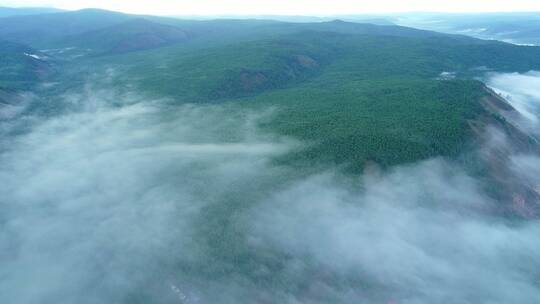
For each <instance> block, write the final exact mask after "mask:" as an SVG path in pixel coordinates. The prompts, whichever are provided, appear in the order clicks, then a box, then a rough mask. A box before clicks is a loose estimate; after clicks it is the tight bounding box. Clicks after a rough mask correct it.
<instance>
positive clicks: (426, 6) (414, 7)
mask: <svg viewBox="0 0 540 304" xmlns="http://www.w3.org/2000/svg"><path fill="white" fill-rule="evenodd" d="M0 6H12V7H23V6H40V7H42V6H47V7H56V8H62V9H68V10H75V9H81V8H89V7H93V8H103V9H109V10H115V11H122V12H128V13H144V14H155V15H222V14H236V15H253V14H277V15H336V14H361V13H385V12H410V11H430V12H516V11H540V1H539V0H513V1H508V0H451V1H449V0H442V1H438V0H378V1H372V0H369V1H366V0H333V1H327V0H293V1H291V0H251V1H246V0H227V1H224V0H197V1H192V0H153V1H149V0H140V1H125V0H0Z"/></svg>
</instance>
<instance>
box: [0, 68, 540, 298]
mask: <svg viewBox="0 0 540 304" xmlns="http://www.w3.org/2000/svg"><path fill="white" fill-rule="evenodd" d="M501 77H502V76H501ZM526 77H529V76H527V75H526ZM493 83H497V82H496V79H495V80H494V82H493ZM513 88H517V87H513ZM501 89H504V88H501ZM507 89H508V88H507ZM524 90H526V88H524ZM527 94H528V95H527V96H529V95H531V94H530V93H527ZM62 100H63V104H66V105H71V106H70V107H69V108H70V110H69V111H66V112H65V113H63V114H59V115H53V116H49V117H46V118H44V117H41V116H36V115H31V114H26V116H21V117H19V119H18V120H16V121H8V122H5V124H9V125H11V128H8V127H6V128H3V129H2V132H3V133H2V136H1V137H0V138H1V139H0V145H1V146H2V147H3V148H1V149H0V184H1V185H2V187H0V208H1V210H2V212H0V265H1V266H2V267H0V294H1V295H2V298H3V300H4V301H6V303H29V304H33V303H40V304H41V303H55V304H56V303H295V304H296V303H385V304H386V303H419V304H424V303H426V304H427V303H538V302H540V260H539V259H538V256H540V225H539V222H538V221H537V220H529V221H524V220H519V219H515V218H501V217H500V216H499V215H497V214H495V213H494V212H493V210H494V208H496V206H497V205H498V204H501V203H504V202H498V201H495V200H494V199H493V198H492V197H491V196H490V195H488V194H487V193H486V191H485V188H484V186H485V185H484V184H483V181H480V180H478V179H477V178H475V177H473V176H470V175H469V174H467V173H466V170H464V168H462V167H461V166H460V165H459V164H457V163H453V162H450V161H448V160H444V159H431V160H426V161H423V162H420V163H417V164H410V165H407V166H401V167H397V168H393V169H391V170H389V171H388V172H370V173H366V174H365V175H363V176H360V177H358V176H357V177H353V176H348V175H343V174H342V173H340V172H338V171H336V172H333V171H330V172H320V173H319V174H316V175H309V176H307V175H305V174H303V173H301V172H297V171H296V170H294V169H293V168H288V167H283V166H280V165H278V164H277V163H276V162H274V161H273V160H274V158H275V157H276V156H280V155H283V154H284V153H287V152H288V151H290V150H292V149H297V148H299V144H298V143H296V142H294V141H291V140H290V139H284V138H280V137H278V136H274V135H272V134H266V133H264V132H262V131H261V130H259V129H258V128H257V124H258V122H259V121H261V120H262V119H265V117H266V115H272V114H271V111H259V112H257V113H253V112H250V111H248V110H245V109H241V108H239V107H237V106H235V105H230V104H226V105H207V106H200V105H182V106H171V105H170V103H167V102H162V101H159V100H156V101H148V100H144V99H143V98H142V97H140V95H138V94H136V92H132V93H131V94H117V93H115V92H114V91H111V90H109V89H107V88H101V89H97V88H91V89H87V90H83V91H81V92H75V93H70V94H66V95H65V96H63V97H62ZM20 122H25V123H26V124H27V125H28V126H27V127H26V129H25V132H20V133H13V132H12V130H13V127H14V126H16V125H14V124H19V123H20ZM513 164H514V168H513V169H514V170H517V171H518V172H520V173H524V174H525V173H526V174H528V175H527V176H528V177H527V178H529V179H531V180H533V182H532V183H534V179H535V178H536V176H537V175H536V174H535V172H537V171H534V170H537V169H538V168H540V166H537V164H539V162H538V161H537V158H536V157H534V156H530V155H519V156H516V158H515V159H514V162H513ZM523 168H533V170H530V171H528V170H524V169H523ZM524 171H525V172H524Z"/></svg>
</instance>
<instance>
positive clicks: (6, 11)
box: [0, 7, 64, 18]
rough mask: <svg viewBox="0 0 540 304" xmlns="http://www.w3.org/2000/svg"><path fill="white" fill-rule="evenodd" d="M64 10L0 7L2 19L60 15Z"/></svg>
mask: <svg viewBox="0 0 540 304" xmlns="http://www.w3.org/2000/svg"><path fill="white" fill-rule="evenodd" d="M60 12H64V10H61V9H57V8H52V7H17V8H15V7H0V18H3V17H10V16H20V15H39V14H50V13H60Z"/></svg>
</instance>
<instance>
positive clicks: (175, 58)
mask: <svg viewBox="0 0 540 304" xmlns="http://www.w3.org/2000/svg"><path fill="white" fill-rule="evenodd" d="M274 27H275V28H276V30H275V31H273V30H272V31H273V32H274V33H279V32H283V33H284V34H280V35H278V36H277V37H268V36H266V35H264V33H266V32H268V31H271V30H270V29H272V28H274ZM257 29H258V30H259V31H260V32H261V33H262V34H259V35H256V36H251V37H252V39H251V40H249V39H242V40H240V41H238V42H236V43H231V42H227V41H225V42H222V43H221V44H219V43H215V42H214V44H202V45H201V44H198V43H197V39H194V40H193V41H191V42H189V43H187V44H183V45H178V46H170V47H166V48H161V49H154V50H147V51H143V52H135V53H131V54H126V55H123V56H114V57H103V58H99V59H90V61H89V62H91V64H89V65H91V66H93V68H94V69H99V67H100V66H102V67H106V66H110V65H111V64H113V65H114V67H115V69H116V70H117V71H118V73H119V74H120V75H122V76H120V77H119V78H117V79H116V80H115V84H116V85H118V86H120V87H126V86H128V85H129V84H134V85H135V86H136V87H137V88H140V89H142V90H144V91H145V92H148V93H150V94H152V95H154V96H168V97H170V98H172V99H173V100H174V102H175V103H176V104H182V103H241V104H242V105H244V106H245V107H248V108H264V107H276V108H278V109H280V110H279V111H277V114H276V115H275V116H274V118H273V120H272V121H270V122H267V123H265V124H264V126H263V127H264V128H265V129H266V130H268V131H269V132H277V133H279V134H282V135H286V136H291V137H293V138H297V139H301V140H303V141H307V142H310V143H311V144H312V145H311V146H310V148H308V149H306V150H303V151H301V152H298V153H295V154H291V155H289V156H287V157H286V158H285V159H282V160H283V161H285V162H287V163H291V162H292V163H306V162H307V163H308V164H310V165H314V164H320V163H321V162H322V163H327V162H330V163H332V164H348V165H351V168H352V169H353V170H356V171H358V170H362V168H363V166H364V164H365V163H366V162H369V161H374V162H376V163H379V164H382V165H384V166H390V165H395V164H401V163H406V162H413V161H417V160H419V159H425V158H429V157H432V156H437V155H442V156H451V157H456V156H457V155H459V154H460V153H462V152H463V151H464V149H466V147H467V145H468V144H467V143H468V141H469V139H470V136H471V134H472V133H471V132H470V131H471V130H470V128H469V124H468V121H469V120H474V119H475V117H476V115H479V114H480V113H482V111H483V109H482V107H481V105H480V103H479V100H480V99H481V98H482V97H483V96H485V94H486V92H485V91H484V89H483V86H482V84H481V83H480V82H478V81H476V80H473V78H474V77H476V76H479V75H481V74H482V73H485V70H486V69H490V70H492V71H518V72H525V71H528V70H529V69H534V68H540V49H538V48H533V47H518V46H513V45H510V44H506V43H501V42H494V41H482V40H476V39H472V38H469V37H464V36H452V35H442V34H438V33H432V32H426V31H419V30H414V29H408V28H403V27H396V26H375V25H367V24H366V25H364V24H354V23H346V22H341V21H334V22H328V23H320V24H314V25H312V27H310V25H308V24H281V23H278V24H269V25H263V26H258V27H257ZM244 40H245V41H244ZM79 65H80V63H78V64H77V66H76V67H74V69H73V71H72V73H73V74H80V70H79V69H80V66H79ZM486 67H488V68H486ZM444 72H447V73H450V75H452V77H454V78H455V79H452V78H450V79H446V78H441V74H443V73H444ZM320 113H325V114H324V115H322V114H320ZM396 151H397V152H396Z"/></svg>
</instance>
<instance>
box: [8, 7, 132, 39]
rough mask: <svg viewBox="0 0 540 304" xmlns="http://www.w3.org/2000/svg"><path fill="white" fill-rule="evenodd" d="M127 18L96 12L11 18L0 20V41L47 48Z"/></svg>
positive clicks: (107, 12)
mask: <svg viewBox="0 0 540 304" xmlns="http://www.w3.org/2000/svg"><path fill="white" fill-rule="evenodd" d="M130 18H132V17H130V16H129V15H126V14H122V13H117V12H110V11H105V10H98V9H84V10H80V11H73V12H61V13H54V14H42V15H34V16H12V17H7V18H1V19H0V39H4V40H11V41H15V42H19V43H24V44H28V45H31V46H32V47H35V48H47V47H51V46H54V45H55V44H54V43H55V42H57V41H58V40H60V39H62V38H65V37H67V36H70V35H76V34H80V33H83V32H88V31H92V30H96V29H100V28H105V27H107V26H111V25H114V24H119V23H121V22H124V21H126V20H128V19H130Z"/></svg>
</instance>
